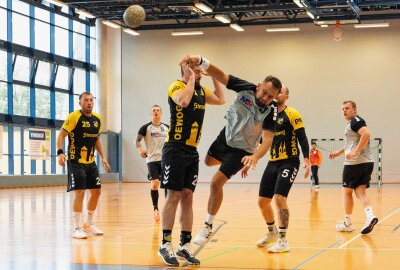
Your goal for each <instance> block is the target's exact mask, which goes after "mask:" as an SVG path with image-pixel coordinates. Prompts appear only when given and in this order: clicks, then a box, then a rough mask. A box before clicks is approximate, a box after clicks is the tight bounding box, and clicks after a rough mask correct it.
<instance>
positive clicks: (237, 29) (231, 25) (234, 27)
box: [229, 23, 244, 32]
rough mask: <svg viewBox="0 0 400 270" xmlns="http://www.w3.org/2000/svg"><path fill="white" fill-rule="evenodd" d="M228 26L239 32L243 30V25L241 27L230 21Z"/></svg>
mask: <svg viewBox="0 0 400 270" xmlns="http://www.w3.org/2000/svg"><path fill="white" fill-rule="evenodd" d="M229 26H230V27H231V28H233V29H235V30H236V31H239V32H243V31H244V29H243V27H241V26H240V25H238V24H237V23H231V24H230V25H229Z"/></svg>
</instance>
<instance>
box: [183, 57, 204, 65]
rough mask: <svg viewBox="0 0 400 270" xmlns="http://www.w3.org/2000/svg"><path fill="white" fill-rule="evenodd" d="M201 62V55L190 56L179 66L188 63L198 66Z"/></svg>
mask: <svg viewBox="0 0 400 270" xmlns="http://www.w3.org/2000/svg"><path fill="white" fill-rule="evenodd" d="M200 60H201V56H200V55H195V54H189V55H187V56H185V57H184V58H183V59H182V60H181V61H180V62H179V65H182V64H183V63H187V64H189V65H198V64H199V63H200Z"/></svg>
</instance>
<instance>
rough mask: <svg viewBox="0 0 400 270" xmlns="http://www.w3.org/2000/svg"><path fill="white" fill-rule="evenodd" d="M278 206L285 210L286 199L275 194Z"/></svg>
mask: <svg viewBox="0 0 400 270" xmlns="http://www.w3.org/2000/svg"><path fill="white" fill-rule="evenodd" d="M274 199H275V203H276V206H277V207H278V208H284V207H285V206H286V197H285V196H282V195H280V194H275V196H274Z"/></svg>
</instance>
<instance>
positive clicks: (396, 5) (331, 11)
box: [62, 0, 400, 30]
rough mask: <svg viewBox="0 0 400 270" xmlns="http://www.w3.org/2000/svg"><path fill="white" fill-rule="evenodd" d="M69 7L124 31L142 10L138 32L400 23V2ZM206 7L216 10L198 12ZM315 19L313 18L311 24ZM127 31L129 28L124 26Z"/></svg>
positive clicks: (174, 0)
mask: <svg viewBox="0 0 400 270" xmlns="http://www.w3.org/2000/svg"><path fill="white" fill-rule="evenodd" d="M62 1H63V2H64V3H66V4H67V5H68V6H69V7H71V8H75V9H80V10H86V11H88V12H90V13H92V14H93V15H94V16H96V18H102V19H104V20H109V21H113V22H115V23H117V24H120V25H123V26H125V24H124V22H123V13H124V11H125V10H126V8H127V7H129V6H130V5H141V6H142V7H143V8H144V9H145V11H146V20H145V22H144V23H143V24H142V25H141V26H139V27H138V28H135V30H150V29H181V28H203V27H219V26H226V24H224V23H222V22H220V21H219V20H217V19H216V18H215V16H217V15H224V17H225V18H228V19H229V21H230V23H236V24H238V25H241V26H247V25H266V26H268V25H277V24H292V25H293V24H299V23H315V24H316V25H320V24H335V23H336V21H340V23H341V24H346V23H366V22H368V21H380V22H384V21H388V20H395V19H400V1H377V0H339V1H329V0H197V1H196V0H62ZM196 3H197V4H198V3H202V4H205V5H207V6H208V7H210V8H211V9H212V11H211V12H204V11H201V10H200V9H198V8H196V7H195V5H196ZM312 18H313V19H312ZM125 27H126V26H125Z"/></svg>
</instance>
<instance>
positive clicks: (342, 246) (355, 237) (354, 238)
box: [339, 208, 400, 249]
mask: <svg viewBox="0 0 400 270" xmlns="http://www.w3.org/2000/svg"><path fill="white" fill-rule="evenodd" d="M399 211H400V208H397V210H396V211H394V212H392V213H391V214H389V215H387V216H386V217H384V218H383V219H381V220H380V221H379V222H378V223H377V224H376V225H378V224H381V223H382V222H384V221H385V220H386V219H388V218H390V217H391V216H393V215H394V214H396V213H397V212H399ZM361 235H362V234H361V233H359V234H357V235H356V236H354V237H353V238H352V239H350V240H349V241H347V242H346V243H344V244H343V245H341V246H340V247H339V249H342V248H344V247H345V246H347V245H348V244H350V243H351V242H353V241H354V240H356V239H357V238H358V237H360V236H361Z"/></svg>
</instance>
